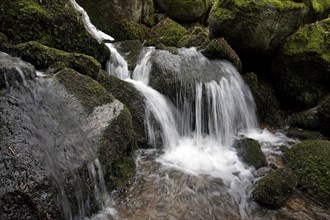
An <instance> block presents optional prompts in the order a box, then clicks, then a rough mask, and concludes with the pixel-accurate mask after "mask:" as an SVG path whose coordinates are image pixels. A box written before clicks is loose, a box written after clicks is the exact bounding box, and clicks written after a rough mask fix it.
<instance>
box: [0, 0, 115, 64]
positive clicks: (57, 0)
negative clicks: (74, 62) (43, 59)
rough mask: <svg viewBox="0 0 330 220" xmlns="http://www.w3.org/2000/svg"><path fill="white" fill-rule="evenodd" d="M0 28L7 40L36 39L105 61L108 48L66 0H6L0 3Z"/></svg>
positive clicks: (21, 41) (45, 43)
mask: <svg viewBox="0 0 330 220" xmlns="http://www.w3.org/2000/svg"><path fill="white" fill-rule="evenodd" d="M0 20H1V26H0V31H1V32H3V33H4V34H5V35H6V36H7V37H8V39H9V40H10V43H12V44H18V43H23V42H27V41H38V42H40V43H42V44H44V45H47V46H50V47H53V48H57V49H60V50H64V51H68V52H80V53H84V54H88V55H90V56H93V57H95V58H96V59H97V60H98V61H99V62H101V63H102V64H105V62H106V61H107V59H108V57H109V50H108V48H107V47H106V46H105V45H104V44H99V43H98V42H97V41H96V40H95V39H94V38H93V37H92V36H91V35H90V34H89V33H88V32H87V31H86V30H85V27H84V25H83V22H82V20H81V18H80V15H79V14H78V13H77V12H76V11H75V10H74V8H73V6H72V5H71V3H69V2H68V1H67V0H53V1H38V0H13V1H9V0H5V1H1V2H0Z"/></svg>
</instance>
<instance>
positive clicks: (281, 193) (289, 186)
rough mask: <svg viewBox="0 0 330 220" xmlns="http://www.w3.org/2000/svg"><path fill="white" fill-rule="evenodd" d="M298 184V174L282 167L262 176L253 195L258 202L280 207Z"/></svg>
mask: <svg viewBox="0 0 330 220" xmlns="http://www.w3.org/2000/svg"><path fill="white" fill-rule="evenodd" d="M296 186H297V177H296V175H295V174H294V173H293V172H292V171H291V170H290V169H286V168H280V169H277V170H275V171H273V172H272V173H270V174H268V175H267V176H265V177H264V178H262V179H261V180H260V181H259V182H258V183H257V186H256V187H255V189H254V190H253V192H252V196H253V199H254V200H256V201H257V202H260V203H262V204H265V205H268V206H271V207H272V208H278V207H279V206H281V205H283V204H284V202H285V201H286V199H288V198H289V197H290V196H292V195H293V193H294V191H295V188H296Z"/></svg>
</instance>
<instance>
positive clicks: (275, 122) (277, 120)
mask: <svg viewBox="0 0 330 220" xmlns="http://www.w3.org/2000/svg"><path fill="white" fill-rule="evenodd" d="M243 78H244V80H245V82H246V83H247V85H248V86H249V87H250V90H251V92H252V95H253V97H254V101H255V103H256V106H257V113H258V118H259V121H260V123H262V124H267V125H268V126H279V125H281V124H282V121H283V120H282V113H281V110H280V104H279V102H278V100H277V99H276V94H275V91H274V89H273V87H272V86H271V85H270V84H268V83H265V82H264V81H262V80H260V79H259V77H258V76H257V75H256V74H255V73H253V72H251V73H246V74H244V75H243Z"/></svg>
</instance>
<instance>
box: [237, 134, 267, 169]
mask: <svg viewBox="0 0 330 220" xmlns="http://www.w3.org/2000/svg"><path fill="white" fill-rule="evenodd" d="M233 146H234V148H236V150H237V156H238V157H239V158H240V159H241V160H242V161H243V162H244V163H245V164H247V165H248V166H253V167H254V168H255V169H259V168H261V167H263V166H267V161H266V157H265V155H264V154H263V153H262V151H261V146H260V144H259V143H258V141H256V140H253V139H250V138H245V139H242V140H237V141H236V142H235V143H234V145H233Z"/></svg>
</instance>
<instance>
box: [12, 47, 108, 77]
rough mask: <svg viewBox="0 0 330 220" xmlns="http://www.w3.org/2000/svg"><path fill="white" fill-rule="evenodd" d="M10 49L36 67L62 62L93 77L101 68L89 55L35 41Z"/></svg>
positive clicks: (40, 67) (42, 67)
mask: <svg viewBox="0 0 330 220" xmlns="http://www.w3.org/2000/svg"><path fill="white" fill-rule="evenodd" d="M12 50H13V51H15V52H16V55H18V56H20V57H21V58H22V59H23V60H25V61H27V62H30V63H32V64H33V65H34V66H35V67H36V68H37V69H45V68H48V67H49V66H50V65H51V64H53V63H55V62H62V63H64V64H65V65H66V66H67V67H70V68H72V69H74V70H76V71H78V72H79V73H81V74H85V75H89V76H92V77H93V76H95V75H96V74H97V73H98V72H99V69H101V68H102V67H101V64H100V63H99V62H98V61H97V60H95V59H94V58H93V57H91V56H87V55H84V54H79V53H67V52H64V51H61V50H58V49H55V48H51V47H47V46H45V45H42V44H40V43H38V42H35V41H30V42H27V43H22V44H18V45H17V46H15V47H13V48H12Z"/></svg>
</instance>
